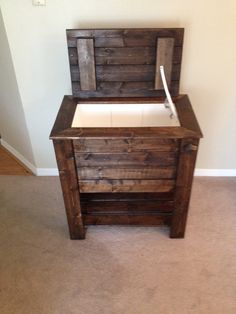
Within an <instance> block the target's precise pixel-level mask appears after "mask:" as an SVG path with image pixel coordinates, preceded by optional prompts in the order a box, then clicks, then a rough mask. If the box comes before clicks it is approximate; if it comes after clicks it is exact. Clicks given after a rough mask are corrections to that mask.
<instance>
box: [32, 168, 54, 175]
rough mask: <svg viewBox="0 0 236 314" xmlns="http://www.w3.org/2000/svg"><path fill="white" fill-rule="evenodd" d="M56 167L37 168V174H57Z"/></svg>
mask: <svg viewBox="0 0 236 314" xmlns="http://www.w3.org/2000/svg"><path fill="white" fill-rule="evenodd" d="M58 175H59V172H58V169H57V168H37V176H58Z"/></svg>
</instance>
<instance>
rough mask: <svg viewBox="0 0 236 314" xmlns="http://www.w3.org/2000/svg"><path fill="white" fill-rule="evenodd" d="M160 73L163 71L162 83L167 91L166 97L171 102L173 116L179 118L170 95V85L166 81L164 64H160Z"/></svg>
mask: <svg viewBox="0 0 236 314" xmlns="http://www.w3.org/2000/svg"><path fill="white" fill-rule="evenodd" d="M160 73H161V79H162V83H163V86H164V90H165V93H166V98H167V100H168V103H169V107H170V111H171V117H176V118H178V114H177V111H176V108H175V105H174V103H173V101H172V98H171V96H170V92H169V89H168V86H167V83H166V76H165V71H164V66H163V65H161V66H160Z"/></svg>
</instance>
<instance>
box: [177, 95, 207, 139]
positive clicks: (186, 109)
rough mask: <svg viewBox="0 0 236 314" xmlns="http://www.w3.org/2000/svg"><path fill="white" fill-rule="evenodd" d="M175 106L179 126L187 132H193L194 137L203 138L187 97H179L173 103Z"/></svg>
mask: <svg viewBox="0 0 236 314" xmlns="http://www.w3.org/2000/svg"><path fill="white" fill-rule="evenodd" d="M175 106H176V110H177V113H178V118H179V121H180V123H181V125H182V126H183V127H185V128H186V129H188V130H192V131H194V132H195V133H196V135H198V137H199V138H201V137H202V136H203V135H202V131H201V129H200V126H199V124H198V121H197V118H196V116H195V113H194V111H193V108H192V106H191V103H190V100H189V98H188V96H187V95H183V97H179V98H178V100H177V101H176V102H175Z"/></svg>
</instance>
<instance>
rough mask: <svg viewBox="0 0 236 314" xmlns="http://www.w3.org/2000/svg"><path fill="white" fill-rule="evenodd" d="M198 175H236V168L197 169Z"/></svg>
mask: <svg viewBox="0 0 236 314" xmlns="http://www.w3.org/2000/svg"><path fill="white" fill-rule="evenodd" d="M194 175H195V176H196V177H236V169H195V172H194Z"/></svg>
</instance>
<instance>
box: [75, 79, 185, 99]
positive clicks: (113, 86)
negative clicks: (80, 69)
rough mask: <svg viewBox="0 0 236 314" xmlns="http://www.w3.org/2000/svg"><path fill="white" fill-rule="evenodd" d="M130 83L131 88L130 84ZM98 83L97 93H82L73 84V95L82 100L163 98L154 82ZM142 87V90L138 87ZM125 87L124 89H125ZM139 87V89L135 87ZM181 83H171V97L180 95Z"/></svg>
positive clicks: (77, 86) (163, 94)
mask: <svg viewBox="0 0 236 314" xmlns="http://www.w3.org/2000/svg"><path fill="white" fill-rule="evenodd" d="M129 83H130V88H129V85H128V84H129ZM145 83H147V84H145V85H146V86H145V85H144V83H143V82H101V84H100V82H98V84H97V86H98V87H97V90H96V91H81V89H80V83H79V82H72V91H73V95H74V96H76V97H81V98H88V97H104V96H106V97H149V96H151V97H163V96H165V92H164V90H155V89H153V86H154V82H153V81H150V82H145ZM126 84H127V85H126ZM139 84H140V85H141V86H140V88H139V87H138V85H139ZM123 86H124V88H123ZM135 86H137V87H135ZM178 90H179V82H178V81H172V82H171V89H170V92H171V95H172V96H175V95H178Z"/></svg>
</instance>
